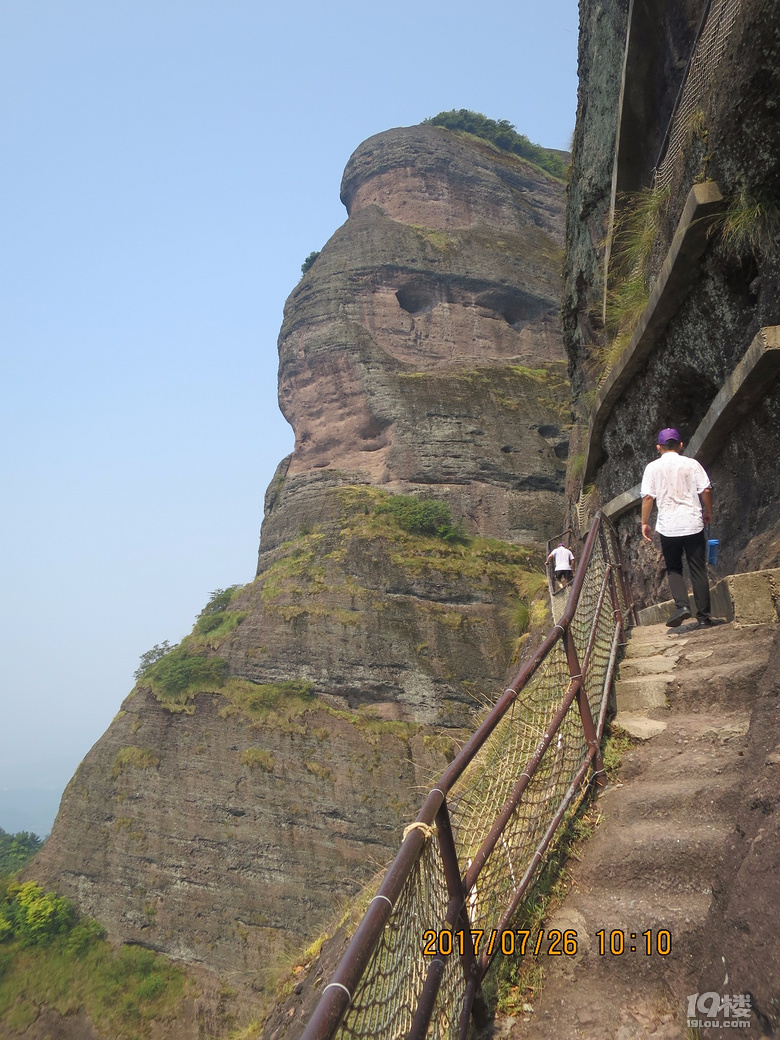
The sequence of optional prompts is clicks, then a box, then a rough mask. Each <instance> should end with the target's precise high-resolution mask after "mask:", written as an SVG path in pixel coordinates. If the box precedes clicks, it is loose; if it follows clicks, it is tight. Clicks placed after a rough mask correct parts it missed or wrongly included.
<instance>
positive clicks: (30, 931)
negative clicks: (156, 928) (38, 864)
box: [0, 880, 185, 1040]
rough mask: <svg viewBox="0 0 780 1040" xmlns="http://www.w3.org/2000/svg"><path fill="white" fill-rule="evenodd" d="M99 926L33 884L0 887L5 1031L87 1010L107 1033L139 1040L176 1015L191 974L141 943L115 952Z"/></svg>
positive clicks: (0, 1015)
mask: <svg viewBox="0 0 780 1040" xmlns="http://www.w3.org/2000/svg"><path fill="white" fill-rule="evenodd" d="M103 936H104V932H103V929H102V928H101V927H100V925H99V924H98V923H97V922H96V921H93V920H91V919H90V918H86V917H80V916H79V915H78V913H77V911H76V908H75V907H74V905H73V904H72V903H71V902H70V900H68V899H65V898H64V897H63V896H58V895H57V894H56V893H54V892H45V891H44V890H43V889H42V888H41V886H40V885H38V884H37V882H35V881H26V882H24V883H23V884H17V883H14V882H10V883H9V882H8V881H7V880H6V881H5V882H4V883H3V884H2V887H1V888H0V1033H2V1035H4V1036H7V1035H9V1032H13V1033H23V1032H24V1031H25V1029H26V1028H27V1027H28V1026H29V1025H30V1024H31V1023H32V1022H34V1021H35V1019H36V1018H37V1017H38V1014H39V1009H40V1008H41V1007H42V1006H44V1007H49V1008H52V1009H53V1010H55V1011H57V1012H58V1013H59V1014H60V1015H62V1016H66V1015H74V1014H78V1013H79V1012H81V1013H83V1014H84V1015H85V1016H86V1017H87V1018H88V1019H89V1020H90V1022H92V1023H93V1024H94V1025H95V1026H96V1027H97V1028H98V1030H99V1031H100V1032H101V1033H102V1034H103V1035H109V1036H112V1037H116V1040H136V1038H139V1040H140V1038H141V1037H143V1036H145V1035H146V1034H147V1024H148V1023H149V1022H150V1021H151V1020H160V1019H166V1018H173V1017H175V1015H176V1014H177V1013H178V1012H179V1010H180V1008H181V1002H182V999H183V998H184V996H185V976H184V974H183V973H182V972H181V971H180V970H179V969H178V968H176V967H174V966H173V965H172V964H171V963H170V962H169V961H168V960H166V958H164V957H161V956H159V955H158V954H156V953H153V952H152V951H151V950H145V949H143V948H141V947H140V946H123V947H121V948H120V949H119V950H116V951H115V950H114V949H113V948H112V947H111V945H110V944H109V943H108V942H106V941H105V939H104V937H103Z"/></svg>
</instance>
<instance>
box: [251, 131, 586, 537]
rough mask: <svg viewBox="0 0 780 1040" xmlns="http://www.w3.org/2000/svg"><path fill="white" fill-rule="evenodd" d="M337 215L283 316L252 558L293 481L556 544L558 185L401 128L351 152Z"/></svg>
mask: <svg viewBox="0 0 780 1040" xmlns="http://www.w3.org/2000/svg"><path fill="white" fill-rule="evenodd" d="M342 198H343V200H344V202H345V205H346V206H347V209H348V210H349V214H350V216H349V219H348V220H347V222H346V224H344V225H343V227H341V228H340V229H339V230H338V231H337V232H336V233H335V234H334V236H333V237H332V238H331V239H330V241H329V242H328V243H327V244H326V246H325V247H324V249H323V250H322V253H321V254H320V255H319V257H318V258H317V260H316V261H315V262H314V264H313V265H312V267H311V268H310V270H309V271H308V272H307V274H306V275H305V276H304V278H303V279H302V281H301V282H300V284H299V285H298V286H297V287H296V289H295V290H294V291H293V292H292V294H291V295H290V298H289V300H288V301H287V306H286V308H285V316H284V324H283V326H282V331H281V335H280V337H279V357H280V368H279V401H280V406H281V408H282V411H283V412H284V415H285V416H286V418H287V419H288V420H289V422H290V423H291V425H292V426H293V428H294V430H295V434H296V440H295V450H294V452H293V455H292V457H291V459H289V460H288V461H286V462H285V464H284V467H283V469H282V471H280V474H279V479H278V480H277V486H281V485H282V483H284V487H285V490H286V493H285V494H282V495H277V494H275V495H274V497H273V500H272V501H271V502H270V503H269V504H270V505H271V507H272V508H271V512H270V513H269V515H268V517H267V520H266V526H265V528H264V532H263V543H262V544H263V547H264V548H272V547H273V546H275V545H276V544H278V541H279V539H280V538H282V537H283V532H284V530H285V529H287V528H288V527H289V520H288V517H287V514H286V512H285V511H284V510H282V512H281V513H279V512H278V511H279V510H280V508H281V507H283V506H289V505H290V504H291V496H293V497H295V499H296V506H295V508H296V510H303V512H302V514H301V515H302V516H304V514H307V507H306V499H307V497H309V496H308V495H307V494H306V493H302V487H303V484H304V483H305V480H304V478H309V479H310V480H311V479H316V482H317V484H318V485H319V484H320V483H321V482H322V480H323V478H324V479H326V480H327V479H329V478H331V479H335V480H336V481H337V482H343V480H344V474H349V479H350V480H353V481H358V482H368V483H372V484H377V485H380V486H383V487H385V488H386V489H387V490H390V491H394V492H399V491H403V492H408V491H413V490H426V491H430V492H435V494H436V495H437V496H439V497H442V498H444V499H445V500H446V501H448V502H449V503H450V504H451V505H452V507H453V510H454V512H455V513H456V514H457V515H459V516H462V517H463V518H464V522H465V523H466V526H467V529H468V530H469V531H470V532H472V533H481V534H489V535H493V536H496V537H500V538H507V539H510V540H512V541H528V540H534V539H540V538H544V537H547V536H549V535H551V534H553V533H555V530H556V529H557V528H558V525H559V522H560V499H559V495H560V492H561V489H562V480H563V471H564V465H563V461H562V459H563V458H564V457H565V454H566V450H567V449H566V440H567V436H566V433H565V431H564V427H565V426H566V424H567V420H568V410H567V407H566V404H565V403H564V402H565V399H566V396H567V389H566V378H565V368H564V364H563V350H562V346H561V330H560V323H559V317H558V309H559V271H560V260H561V242H562V224H563V186H562V184H561V183H560V182H559V181H556V180H555V179H554V178H552V177H550V176H549V175H548V174H546V173H545V172H544V171H542V170H540V169H538V168H537V167H535V166H533V165H532V164H530V163H528V162H526V161H525V160H523V159H520V158H517V157H515V156H512V155H508V154H506V153H503V152H500V151H498V150H497V149H495V148H493V147H492V146H491V145H489V144H488V143H486V142H483V141H480V140H478V139H476V138H464V137H461V136H456V135H455V134H452V133H450V132H449V131H447V130H442V129H440V128H436V127H432V126H417V127H410V128H407V129H396V130H390V131H388V132H387V133H383V134H377V135H376V136H375V137H372V138H370V139H369V140H368V141H366V142H365V144H363V145H361V146H360V148H358V149H357V151H356V152H355V153H354V155H353V156H352V157H351V159H350V160H349V163H348V164H347V168H346V171H345V174H344V179H343V183H342ZM274 511H276V515H274ZM304 519H306V520H315V521H316V520H317V519H318V517H317V516H316V515H315V514H312V515H311V516H309V515H305V516H304ZM261 553H262V549H261Z"/></svg>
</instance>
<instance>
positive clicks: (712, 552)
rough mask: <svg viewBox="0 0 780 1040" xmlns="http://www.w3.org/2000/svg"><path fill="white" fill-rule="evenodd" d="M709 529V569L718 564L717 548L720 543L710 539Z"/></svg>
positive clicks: (708, 531)
mask: <svg viewBox="0 0 780 1040" xmlns="http://www.w3.org/2000/svg"><path fill="white" fill-rule="evenodd" d="M709 534H710V529H709V527H708V528H707V563H708V564H709V565H710V567H714V566H715V564H716V563H717V562H718V546H719V545H720V542H719V541H718V539H717V538H710V537H709Z"/></svg>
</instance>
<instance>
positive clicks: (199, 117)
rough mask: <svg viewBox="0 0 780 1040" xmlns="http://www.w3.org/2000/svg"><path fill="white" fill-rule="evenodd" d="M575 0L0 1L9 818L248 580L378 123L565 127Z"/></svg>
mask: <svg viewBox="0 0 780 1040" xmlns="http://www.w3.org/2000/svg"><path fill="white" fill-rule="evenodd" d="M576 53H577V3H576V0H547V3H545V4H544V5H539V4H536V3H532V2H531V0H511V2H509V0H487V2H485V3H483V4H480V5H476V4H465V3H461V2H458V0H447V2H446V3H445V2H438V0H436V2H427V0H416V2H414V3H412V2H410V0H397V2H395V3H394V4H392V5H371V4H366V3H365V2H364V0H362V2H359V3H358V2H357V0H355V2H352V0H349V2H346V0H334V2H333V3H331V4H323V3H322V2H321V0H320V2H317V3H314V2H310V0H299V2H297V3H296V4H278V5H268V4H266V3H259V2H254V3H250V2H239V0H211V2H202V0H186V2H176V0H153V2H147V0H126V2H124V3H118V2H109V3H107V2H106V0H69V2H68V3H67V4H65V3H62V2H61V0H57V2H44V0H0V134H1V135H2V155H3V157H4V161H3V163H2V165H1V166H0V221H1V222H2V228H1V231H0V323H1V327H2V340H3V349H2V370H1V371H0V424H1V427H0V434H1V435H2V444H3V451H2V472H1V474H0V477H1V479H2V490H3V500H4V506H3V509H2V511H0V539H1V542H0V544H1V546H2V549H1V550H0V551H1V552H2V557H1V559H0V590H1V591H0V596H1V597H2V603H1V605H0V609H1V610H2V616H1V617H0V631H2V636H3V643H4V646H3V650H2V654H0V732H1V733H2V747H3V750H2V755H0V827H3V828H4V829H5V830H7V831H14V830H18V829H22V828H23V829H32V830H36V831H38V832H39V833H45V832H46V831H48V829H49V827H50V825H51V822H52V820H53V817H54V813H55V812H56V807H57V804H58V800H59V795H60V794H61V792H62V789H63V787H64V786H65V784H66V783H67V781H68V780H69V778H70V776H71V775H72V774H73V772H74V770H75V768H76V766H77V765H78V763H79V762H80V760H81V759H82V758H83V757H84V755H85V754H86V752H87V751H88V750H89V748H90V746H91V745H92V744H93V743H94V742H95V741H96V740H97V739H98V737H99V736H100V735H101V734H102V733H103V731H104V730H105V729H106V727H107V726H108V724H109V723H110V721H111V719H112V718H113V716H114V714H115V713H116V712H117V710H118V709H119V706H120V704H121V701H122V699H123V697H124V696H125V695H126V694H127V692H128V691H129V690H130V688H131V686H132V682H133V680H132V673H133V670H134V669H135V668H136V666H137V664H138V658H139V656H140V655H141V654H142V653H143V652H144V651H145V650H148V649H149V648H150V647H151V646H152V645H154V644H155V643H159V642H162V641H163V640H165V639H168V640H170V641H171V642H172V643H173V642H177V641H178V640H179V639H180V638H181V637H182V636H183V635H185V634H186V633H187V632H188V631H189V630H190V628H191V625H192V622H193V619H194V617H195V615H196V614H197V612H198V611H199V610H200V609H201V607H202V606H203V605H204V603H205V602H206V600H207V598H208V595H209V593H210V592H211V591H212V590H214V589H215V588H218V587H224V586H226V585H230V584H233V583H237V582H246V581H250V580H251V579H252V577H253V576H254V569H255V563H256V554H257V544H258V539H259V532H260V524H261V520H262V504H263V495H264V493H265V489H266V486H267V484H268V483H269V481H270V479H271V476H272V474H273V471H274V468H275V466H276V464H277V463H278V462H279V460H280V459H281V458H282V457H283V456H284V455H286V454H287V453H288V452H289V451H290V450H291V449H292V433H291V430H290V429H289V427H288V426H287V424H286V422H285V421H284V419H283V418H282V416H281V414H280V413H279V411H278V407H277V403H276V365H277V355H276V337H277V335H278V331H279V326H280V323H281V316H282V308H283V306H284V301H285V298H286V296H287V295H288V293H289V292H290V291H291V290H292V288H293V287H294V285H295V283H296V281H297V280H298V278H299V277H300V265H301V263H302V261H303V259H304V258H305V257H306V256H307V255H308V253H310V252H311V251H312V250H314V249H319V248H321V247H322V245H323V244H324V243H325V242H326V241H327V239H328V238H329V237H330V235H331V234H332V233H333V231H334V230H335V229H336V228H337V227H338V226H339V225H340V224H342V223H343V222H344V220H345V219H346V214H345V212H344V209H343V207H342V205H341V203H340V202H339V183H340V180H341V174H342V171H343V168H344V165H345V164H346V162H347V160H348V158H349V156H350V154H351V153H352V151H353V150H354V149H355V148H356V147H357V146H358V145H359V144H360V143H361V141H363V140H365V138H367V137H369V136H371V135H372V134H375V133H379V132H380V131H382V130H386V129H389V128H390V127H394V126H407V125H411V124H414V123H418V122H420V121H421V120H422V119H424V118H425V117H426V116H430V115H434V114H436V113H437V112H439V111H442V110H444V109H450V108H471V109H475V110H477V111H481V112H484V113H485V114H486V115H488V116H490V117H492V118H494V119H508V120H509V121H510V122H512V123H514V124H515V126H516V127H517V128H518V130H519V131H521V132H522V133H525V134H527V135H528V136H529V137H530V138H531V139H532V140H533V141H537V142H539V143H541V144H544V145H547V146H549V147H553V148H567V147H568V146H569V142H570V139H571V133H572V130H573V128H574V115H575V106H576Z"/></svg>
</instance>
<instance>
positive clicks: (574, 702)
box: [302, 514, 633, 1040]
mask: <svg viewBox="0 0 780 1040" xmlns="http://www.w3.org/2000/svg"><path fill="white" fill-rule="evenodd" d="M632 609H633V608H632V602H631V597H630V593H629V589H628V585H627V582H626V580H625V574H624V570H623V566H622V563H621V560H620V555H619V548H618V544H617V539H616V536H615V532H614V529H613V528H612V526H611V524H610V523H609V521H607V520H606V519H605V518H604V517H602V516H601V514H598V515H597V517H596V519H595V520H594V523H593V525H592V527H591V530H590V532H589V534H588V538H587V541H586V543H585V547H584V550H583V553H582V556H581V561H580V564H579V566H578V568H577V573H576V575H575V578H574V581H573V583H572V586H571V594H570V598H569V603H568V605H567V608H566V610H565V612H564V614H563V616H562V617H561V619H560V622H559V623H558V624H557V625H555V627H554V628H553V630H552V631H551V632H550V633H549V635H548V636H547V638H546V639H545V640H544V642H543V643H542V644H541V646H540V647H539V648H538V650H537V651H536V652H535V653H534V655H533V657H532V658H531V659H530V660H529V661H528V662H527V663H526V664H525V665H524V666H523V667H522V668H521V670H520V671H519V673H518V674H517V675H516V676H515V678H514V680H513V681H512V683H511V684H510V686H509V687H508V688H507V690H505V692H504V693H503V695H502V696H501V698H500V699H499V700H498V702H497V703H496V705H495V706H494V707H493V709H492V710H491V711H490V713H489V714H488V715H487V717H486V718H485V720H484V721H483V722H482V724H481V725H480V726H479V728H478V729H477V730H476V732H475V733H474V734H473V735H472V737H471V738H470V740H469V741H468V742H467V743H466V744H465V745H464V747H463V748H462V749H461V751H460V753H459V754H458V756H457V757H456V758H455V759H454V760H453V762H452V763H451V765H450V766H449V768H448V769H447V770H446V771H445V773H444V774H443V775H442V777H441V778H440V780H439V782H438V784H437V785H436V786H435V787H434V788H433V789H432V790H431V791H430V793H429V794H428V797H427V798H426V800H425V803H424V804H423V807H422V809H421V810H420V813H419V815H418V816H417V819H416V820H415V822H414V823H412V824H411V825H410V826H409V827H407V828H406V831H405V832H404V839H403V842H402V844H401V847H400V849H399V851H398V854H397V856H396V858H395V860H394V861H393V863H392V864H391V866H390V867H389V868H388V871H387V873H386V875H385V877H384V880H383V882H382V884H381V886H380V888H379V890H378V892H377V895H376V896H374V898H373V900H372V901H371V903H370V905H369V907H368V910H367V912H366V914H365V916H364V918H363V920H362V921H361V923H360V925H359V926H358V929H357V931H356V932H355V935H354V937H353V939H352V941H351V943H350V946H349V948H348V949H347V952H346V953H345V955H344V957H343V958H342V960H341V962H340V963H339V966H338V968H337V969H336V972H335V974H334V975H333V978H332V979H331V981H330V982H329V983H328V984H327V985H326V986H325V988H324V990H323V993H322V996H321V998H320V1001H319V1003H318V1005H317V1007H316V1008H315V1010H314V1012H313V1014H312V1017H311V1018H310V1020H309V1022H308V1024H307V1026H306V1029H305V1031H304V1033H303V1037H302V1040H330V1038H332V1037H338V1038H339V1040H345V1038H364V1037H365V1038H369V1037H370V1038H372V1040H391V1038H392V1040H399V1038H402V1037H407V1038H409V1040H422V1038H423V1037H432V1038H434V1040H455V1038H460V1040H463V1038H465V1036H466V1035H467V1032H468V1029H469V1021H470V1017H471V1015H472V1013H473V1014H474V1016H475V1018H476V1017H479V1015H480V1014H481V1013H483V1012H484V1005H483V1003H482V997H481V988H480V987H481V983H482V980H483V978H484V976H485V973H486V972H487V970H488V968H489V967H490V964H491V961H492V960H493V958H494V956H495V955H496V953H497V952H498V949H499V946H498V945H497V943H496V940H497V937H499V936H501V935H502V933H503V932H504V930H505V929H507V928H508V927H509V925H510V922H511V921H512V918H513V917H514V915H515V913H516V912H517V910H518V908H519V906H520V904H521V903H522V901H523V899H524V898H525V897H526V896H527V895H528V894H529V892H530V889H531V888H532V886H533V883H534V880H535V876H536V871H537V868H538V866H539V864H540V863H541V862H542V861H543V858H544V855H545V851H546V850H547V848H548V846H549V845H550V843H551V842H552V840H553V838H554V836H555V834H556V831H557V829H558V827H559V825H560V823H561V821H562V820H563V818H564V816H565V814H566V812H567V810H568V809H570V808H572V807H573V806H574V805H575V804H577V803H578V801H579V800H580V799H581V797H582V796H583V794H584V791H585V789H586V785H585V783H584V781H585V778H586V776H587V774H588V773H589V771H591V769H592V770H593V773H594V775H595V776H598V775H599V774H602V773H603V768H602V762H601V752H600V742H601V736H602V732H603V727H604V720H605V717H606V712H607V704H608V699H609V690H610V686H611V683H612V675H613V671H614V667H615V663H616V660H617V654H618V648H619V645H620V643H621V642H622V641H623V638H624V631H625V626H626V624H627V623H628V618H629V614H630V613H631V611H632ZM491 938H492V941H491ZM445 947H446V948H445ZM448 950H451V952H450V953H448Z"/></svg>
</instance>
